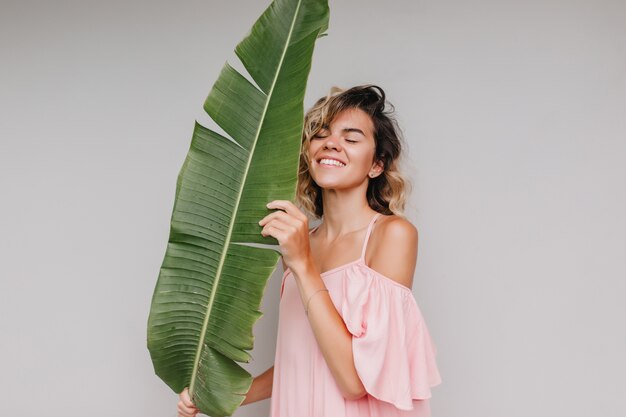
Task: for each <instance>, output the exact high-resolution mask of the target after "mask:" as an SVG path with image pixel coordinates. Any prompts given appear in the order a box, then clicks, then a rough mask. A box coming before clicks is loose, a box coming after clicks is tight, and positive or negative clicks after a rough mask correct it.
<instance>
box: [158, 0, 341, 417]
mask: <svg viewBox="0 0 626 417" xmlns="http://www.w3.org/2000/svg"><path fill="white" fill-rule="evenodd" d="M328 15H329V11H328V1H327V0H275V1H274V2H272V3H271V4H270V5H269V7H268V8H267V9H266V10H265V11H264V12H263V14H262V15H261V16H260V17H259V19H258V20H257V21H256V22H255V23H254V25H253V26H252V29H251V30H250V32H249V33H248V34H247V35H246V37H245V38H244V39H243V40H242V41H241V42H240V43H239V44H238V45H237V46H236V48H235V53H236V55H237V56H238V57H239V59H240V60H241V62H242V64H243V66H244V67H245V68H246V70H247V71H248V74H249V76H250V78H251V79H252V80H253V81H254V83H252V82H250V81H248V79H247V78H246V77H244V76H242V75H241V74H240V73H239V72H237V71H236V70H235V69H234V68H233V67H231V66H230V65H229V64H228V63H226V64H225V65H224V67H223V69H222V71H221V73H220V75H219V77H218V79H217V81H216V82H215V84H214V85H213V87H212V89H211V91H210V93H209V95H208V97H207V99H206V101H205V103H204V109H205V111H206V112H207V114H208V115H209V116H210V117H211V118H212V119H213V120H214V121H215V122H216V123H217V124H218V125H219V126H220V127H221V128H222V129H223V131H224V132H226V134H227V135H228V136H230V137H229V138H227V137H224V136H223V135H220V134H218V133H217V132H215V131H213V130H210V129H208V128H206V127H203V126H202V125H200V124H199V123H197V122H196V124H195V127H194V131H193V135H192V140H191V146H190V149H189V153H188V154H187V157H186V159H185V162H184V163H183V166H182V168H181V170H180V173H179V175H178V180H177V184H176V195H175V201H174V208H173V213H172V217H171V227H170V235H169V241H168V244H167V249H166V253H165V257H164V259H163V263H162V266H161V269H160V272H159V277H158V280H157V284H156V287H155V290H154V294H153V297H152V304H151V309H150V316H149V318H148V349H149V351H150V356H151V358H152V362H153V365H154V369H155V373H156V374H157V375H158V376H159V377H160V378H161V379H162V380H163V381H164V382H165V383H166V384H167V385H168V386H169V387H171V388H172V389H173V390H174V391H175V392H180V391H182V390H183V389H184V388H185V387H187V386H188V387H189V391H190V394H191V397H192V400H193V401H194V403H195V404H196V406H197V407H198V408H199V409H200V410H201V411H202V412H203V413H204V414H207V415H210V416H228V415H232V414H233V413H234V411H235V410H236V409H237V407H238V406H239V405H240V404H241V402H242V401H243V400H244V398H245V394H246V393H247V391H248V389H249V388H250V385H251V383H252V377H251V375H250V374H249V373H248V372H247V371H246V370H244V369H243V368H242V367H241V366H240V365H239V364H238V363H237V362H248V361H250V359H251V357H250V353H249V352H248V351H249V350H250V349H252V347H253V341H254V340H253V339H254V338H253V333H252V327H253V325H254V323H255V322H256V321H257V320H258V319H259V317H260V316H261V315H262V313H261V312H260V311H259V308H260V305H261V300H262V297H263V293H264V290H265V287H266V284H267V281H268V279H269V277H270V276H271V275H272V273H273V272H274V270H275V269H276V265H277V262H278V259H279V257H280V253H279V251H278V250H277V249H276V248H277V246H276V245H277V244H278V242H277V240H276V239H274V238H273V237H271V236H267V237H263V236H261V227H260V226H259V225H258V221H259V220H260V219H261V218H263V217H264V216H265V215H267V214H268V212H269V211H268V209H267V208H266V206H265V205H266V203H268V202H269V201H272V200H275V199H283V200H293V198H294V197H295V187H296V180H297V170H298V159H299V153H300V148H301V134H302V127H303V115H304V108H303V107H304V103H303V100H304V93H305V88H306V82H307V78H308V74H309V71H310V68H311V60H312V54H313V48H314V45H315V41H316V39H317V38H318V37H320V36H323V35H324V31H325V30H326V29H327V27H328ZM251 243H252V244H266V245H267V244H269V245H273V246H270V247H269V248H268V247H259V246H254V245H250V244H251Z"/></svg>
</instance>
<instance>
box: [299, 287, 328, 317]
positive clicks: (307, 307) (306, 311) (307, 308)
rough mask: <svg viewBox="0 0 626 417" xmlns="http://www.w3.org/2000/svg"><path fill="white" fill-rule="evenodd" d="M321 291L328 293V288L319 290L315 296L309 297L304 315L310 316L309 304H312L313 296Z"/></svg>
mask: <svg viewBox="0 0 626 417" xmlns="http://www.w3.org/2000/svg"><path fill="white" fill-rule="evenodd" d="M320 291H328V288H320V289H319V290H317V291H315V292H314V293H313V294H311V296H310V297H309V300H308V301H307V302H306V307H305V308H304V313H305V314H306V315H307V316H308V315H309V303H310V302H311V298H313V296H314V295H315V294H317V293H318V292H320Z"/></svg>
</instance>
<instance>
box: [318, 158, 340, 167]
mask: <svg viewBox="0 0 626 417" xmlns="http://www.w3.org/2000/svg"><path fill="white" fill-rule="evenodd" d="M320 164H324V165H336V166H338V167H345V166H346V164H342V163H341V162H339V161H335V160H334V159H322V160H320Z"/></svg>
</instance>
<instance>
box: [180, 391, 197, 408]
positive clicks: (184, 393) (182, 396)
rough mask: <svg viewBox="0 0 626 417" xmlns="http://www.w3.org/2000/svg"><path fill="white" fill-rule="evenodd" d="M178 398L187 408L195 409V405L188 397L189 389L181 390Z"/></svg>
mask: <svg viewBox="0 0 626 417" xmlns="http://www.w3.org/2000/svg"><path fill="white" fill-rule="evenodd" d="M179 397H180V400H181V401H182V402H183V404H184V405H186V406H187V407H194V408H195V405H194V403H193V401H191V397H190V396H189V388H185V389H184V390H182V392H181V393H180V394H179Z"/></svg>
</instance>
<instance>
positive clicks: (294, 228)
mask: <svg viewBox="0 0 626 417" xmlns="http://www.w3.org/2000/svg"><path fill="white" fill-rule="evenodd" d="M267 208H269V209H278V210H276V211H274V212H272V213H270V214H268V215H267V216H265V217H263V218H262V219H261V221H259V224H260V225H261V226H263V230H261V234H262V235H263V236H272V237H274V238H276V239H277V240H278V243H279V244H280V250H281V253H282V255H283V261H284V262H285V265H286V266H287V267H289V268H290V269H291V270H292V271H297V270H299V269H300V268H304V267H306V264H307V263H308V262H309V259H310V256H311V255H310V254H311V249H310V245H309V219H308V218H307V217H306V215H305V214H304V213H303V212H302V211H301V210H300V209H299V208H298V207H296V206H295V204H293V203H292V202H291V201H289V200H274V201H271V202H269V203H268V204H267Z"/></svg>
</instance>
